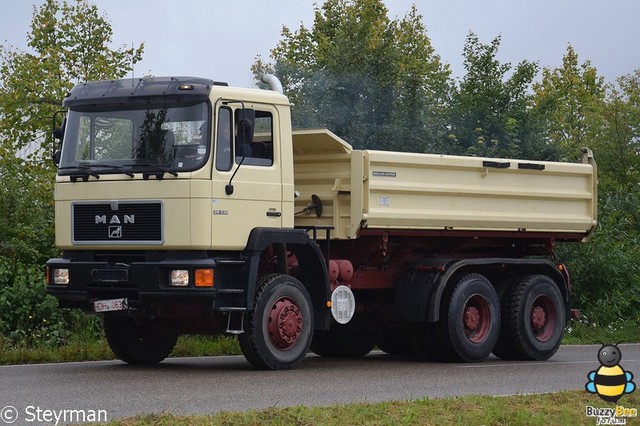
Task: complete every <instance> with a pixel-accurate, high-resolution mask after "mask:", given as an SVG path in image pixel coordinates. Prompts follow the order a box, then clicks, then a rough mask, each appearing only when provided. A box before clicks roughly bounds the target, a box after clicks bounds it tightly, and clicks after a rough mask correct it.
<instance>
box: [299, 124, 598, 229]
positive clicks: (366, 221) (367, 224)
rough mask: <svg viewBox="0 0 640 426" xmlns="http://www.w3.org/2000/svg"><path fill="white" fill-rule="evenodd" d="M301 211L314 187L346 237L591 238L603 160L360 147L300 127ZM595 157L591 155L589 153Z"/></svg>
mask: <svg viewBox="0 0 640 426" xmlns="http://www.w3.org/2000/svg"><path fill="white" fill-rule="evenodd" d="M293 150H294V170H295V188H296V190H298V191H299V192H300V194H301V196H300V197H299V199H298V200H299V201H297V203H296V211H300V210H301V209H302V208H304V206H305V205H306V203H307V201H308V200H309V199H310V197H311V195H312V194H316V195H317V196H318V197H320V199H321V201H322V204H323V213H322V216H321V217H316V216H315V215H313V214H308V215H299V216H297V217H296V221H295V224H296V225H298V226H331V227H333V228H334V234H333V237H334V238H337V239H345V238H356V237H357V236H358V235H359V233H360V231H361V230H362V229H365V228H368V229H411V230H444V231H473V232H481V233H486V232H491V233H505V232H509V233H513V232H520V233H544V234H546V235H552V236H553V237H555V238H556V239H557V240H559V241H561V240H581V239H583V238H585V237H587V236H588V235H589V234H590V232H591V231H592V229H593V227H594V226H595V224H596V210H597V209H596V170H595V164H594V163H593V162H591V164H574V163H558V162H530V161H523V160H510V159H494V158H480V157H459V156H448V155H433V154H415V153H402V152H386V151H371V150H354V149H352V147H351V146H350V145H349V144H348V143H346V142H345V141H343V140H342V139H340V138H339V137H337V136H336V135H334V134H333V133H331V132H330V131H328V130H326V129H311V130H299V131H294V134H293ZM585 161H588V160H585Z"/></svg>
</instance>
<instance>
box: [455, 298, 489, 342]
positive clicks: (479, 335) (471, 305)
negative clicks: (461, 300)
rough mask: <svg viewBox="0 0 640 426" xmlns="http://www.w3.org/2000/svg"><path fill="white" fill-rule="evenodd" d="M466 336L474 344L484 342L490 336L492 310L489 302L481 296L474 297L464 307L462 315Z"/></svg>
mask: <svg viewBox="0 0 640 426" xmlns="http://www.w3.org/2000/svg"><path fill="white" fill-rule="evenodd" d="M462 315H463V316H462V324H463V326H464V334H465V336H467V339H469V340H470V341H471V342H473V343H480V342H482V341H483V340H484V339H485V338H486V337H487V335H488V334H489V327H490V325H491V310H490V309H489V304H488V303H487V300H486V299H485V298H484V297H482V296H480V295H479V294H476V295H473V296H471V297H470V298H469V300H467V303H465V305H464V311H463V314H462Z"/></svg>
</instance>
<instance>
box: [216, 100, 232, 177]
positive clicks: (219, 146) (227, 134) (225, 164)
mask: <svg viewBox="0 0 640 426" xmlns="http://www.w3.org/2000/svg"><path fill="white" fill-rule="evenodd" d="M231 155H232V153H231V110H230V109H229V108H225V107H222V108H220V110H219V112H218V129H217V142H216V169H218V170H220V171H223V172H227V171H229V170H231V163H232V158H231Z"/></svg>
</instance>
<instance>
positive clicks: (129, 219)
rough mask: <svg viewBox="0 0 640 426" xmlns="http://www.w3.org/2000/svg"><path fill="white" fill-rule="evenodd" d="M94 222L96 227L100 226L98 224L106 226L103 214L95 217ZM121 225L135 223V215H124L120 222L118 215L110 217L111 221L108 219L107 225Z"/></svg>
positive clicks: (105, 218) (105, 216)
mask: <svg viewBox="0 0 640 426" xmlns="http://www.w3.org/2000/svg"><path fill="white" fill-rule="evenodd" d="M95 221H96V225H100V224H104V225H106V224H107V215H106V214H103V215H96V217H95ZM121 223H125V224H127V223H136V215H133V214H125V215H124V216H123V218H122V220H120V218H119V217H118V215H115V214H114V215H113V216H111V219H109V225H113V224H121Z"/></svg>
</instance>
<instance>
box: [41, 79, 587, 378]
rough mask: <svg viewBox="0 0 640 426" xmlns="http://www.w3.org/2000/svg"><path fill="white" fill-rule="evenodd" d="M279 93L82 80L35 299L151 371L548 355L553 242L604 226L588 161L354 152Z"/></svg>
mask: <svg viewBox="0 0 640 426" xmlns="http://www.w3.org/2000/svg"><path fill="white" fill-rule="evenodd" d="M263 80H264V81H265V82H266V83H267V84H269V85H270V88H271V90H261V89H245V88H233V87H229V86H228V85H227V84H226V83H220V82H216V81H213V80H209V79H203V78H191V77H171V78H161V77H153V78H147V77H145V78H138V79H122V80H112V81H98V82H87V83H80V84H78V85H76V86H75V87H74V88H73V90H72V91H71V92H70V93H69V94H68V95H67V96H66V97H65V99H64V101H63V106H64V107H65V108H66V113H65V119H64V122H63V125H62V126H61V128H59V129H56V131H54V134H55V135H56V137H57V139H58V140H59V142H60V149H59V150H58V152H57V154H56V155H55V158H56V161H57V162H58V173H57V177H56V184H55V218H56V219H55V227H56V245H57V247H58V248H59V249H60V250H61V253H62V254H61V256H60V257H59V258H54V259H50V260H49V261H48V262H47V292H48V293H49V294H51V295H53V296H55V297H56V298H57V299H58V301H59V305H60V306H61V307H62V308H81V309H83V310H85V311H88V312H91V313H95V314H98V315H100V316H101V317H102V318H103V321H104V332H105V336H106V339H107V342H108V343H109V345H110V347H111V349H112V350H113V352H114V354H115V355H116V356H117V357H118V358H120V359H121V360H123V361H125V362H127V363H131V364H154V363H158V362H160V361H162V360H163V359H165V358H166V357H167V356H168V355H169V354H170V352H171V351H172V349H173V347H174V345H175V343H176V340H177V338H178V335H180V334H209V335H212V334H216V333H226V334H228V335H237V336H238V340H239V344H240V347H241V349H242V352H243V354H244V355H245V357H246V359H247V360H248V362H249V363H250V364H251V365H253V366H254V367H256V368H259V369H272V370H279V369H289V368H291V367H293V366H295V365H296V364H298V363H299V362H300V361H301V360H302V359H303V358H304V357H305V356H306V354H307V353H308V352H309V350H311V351H313V352H315V353H316V354H319V355H322V356H337V357H361V356H364V355H366V354H367V353H369V352H370V351H371V350H372V349H373V348H374V347H375V346H377V347H378V348H380V349H381V350H382V351H385V352H388V353H391V354H414V355H417V356H420V357H425V358H431V359H435V360H443V361H453V362H477V361H481V360H483V359H485V358H486V357H488V356H489V355H490V354H491V353H492V352H493V353H494V354H495V355H496V356H498V357H500V358H504V359H525V360H546V359H548V358H549V357H551V356H552V355H553V354H554V353H555V352H556V350H557V349H558V346H559V344H560V341H561V339H562V335H563V330H564V326H565V324H566V322H567V321H568V320H569V318H570V316H571V312H572V310H571V305H570V303H571V298H570V296H571V287H570V281H569V274H568V271H567V268H566V267H565V266H564V265H563V264H562V263H559V262H558V261H557V260H556V257H555V248H556V244H557V243H559V242H580V241H584V240H586V239H587V238H588V237H589V235H590V233H591V232H592V230H593V229H594V226H595V225H596V210H597V209H596V198H597V197H596V164H595V162H594V160H593V156H592V154H591V152H590V151H589V150H588V149H586V148H585V149H583V152H582V161H581V162H580V163H560V162H543V161H525V160H515V159H500V158H479V157H462V156H447V155H434V154H412V153H404V152H385V151H376V150H358V149H353V148H352V146H351V145H349V144H348V143H347V142H345V141H344V140H342V139H341V138H340V137H338V136H337V135H335V134H333V133H332V132H331V131H329V130H327V129H301V130H292V128H291V114H290V103H289V101H288V99H287V97H286V96H284V95H283V94H282V86H281V84H280V82H279V81H278V80H277V78H275V77H274V76H272V75H266V76H265V77H263Z"/></svg>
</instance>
